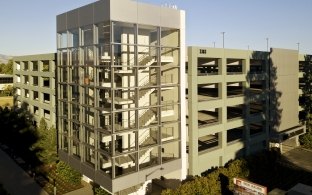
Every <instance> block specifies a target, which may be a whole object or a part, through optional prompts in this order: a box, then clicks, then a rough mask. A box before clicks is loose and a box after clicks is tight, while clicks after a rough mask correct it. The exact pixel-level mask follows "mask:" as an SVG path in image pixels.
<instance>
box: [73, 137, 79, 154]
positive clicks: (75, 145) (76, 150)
mask: <svg viewBox="0 0 312 195" xmlns="http://www.w3.org/2000/svg"><path fill="white" fill-rule="evenodd" d="M72 151H73V155H75V156H77V157H80V145H79V142H77V141H73V150H72Z"/></svg>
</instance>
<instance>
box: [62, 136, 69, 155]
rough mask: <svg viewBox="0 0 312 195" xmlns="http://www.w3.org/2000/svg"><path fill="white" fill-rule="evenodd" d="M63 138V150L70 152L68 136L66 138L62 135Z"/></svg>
mask: <svg viewBox="0 0 312 195" xmlns="http://www.w3.org/2000/svg"><path fill="white" fill-rule="evenodd" d="M61 138H63V139H62V145H61V148H62V149H63V150H64V151H66V152H68V138H67V136H64V135H61Z"/></svg>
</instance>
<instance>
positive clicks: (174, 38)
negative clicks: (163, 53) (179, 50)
mask: <svg viewBox="0 0 312 195" xmlns="http://www.w3.org/2000/svg"><path fill="white" fill-rule="evenodd" d="M179 38H180V36H179V30H178V29H171V28H165V27H162V28H161V40H160V44H161V45H162V46H169V47H179Z"/></svg>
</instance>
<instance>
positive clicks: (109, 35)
mask: <svg viewBox="0 0 312 195" xmlns="http://www.w3.org/2000/svg"><path fill="white" fill-rule="evenodd" d="M168 18H170V20H168ZM57 35H58V67H57V93H58V98H57V100H58V101H57V104H58V111H57V115H58V123H57V128H58V132H59V157H60V159H62V160H64V161H66V162H67V163H68V164H70V165H71V166H73V167H74V168H76V169H77V170H79V171H80V172H81V173H82V174H83V175H84V178H85V180H92V181H94V182H96V183H98V184H100V185H101V186H102V187H104V188H105V189H106V190H108V191H109V192H112V193H117V192H118V193H124V194H129V193H131V192H136V191H140V189H141V188H145V186H146V183H147V182H150V181H151V179H153V178H158V177H160V176H165V177H169V178H170V177H173V178H183V177H185V171H184V170H186V169H185V168H184V167H186V165H185V163H183V162H182V160H181V159H182V158H185V150H184V149H182V147H183V148H184V145H185V142H183V141H182V140H185V118H184V116H185V114H184V110H185V109H181V107H182V106H183V105H184V100H185V98H184V83H185V82H184V75H183V76H182V72H184V64H185V56H184V52H181V51H184V49H185V48H184V44H185V43H184V40H183V39H184V12H183V11H180V10H176V9H172V8H168V7H159V6H154V5H149V4H144V3H138V2H135V1H129V0H121V1H113V0H102V1H97V2H95V3H92V4H89V5H86V6H83V7H81V8H78V9H75V10H72V11H69V12H66V13H64V14H61V15H59V16H57ZM182 88H183V90H182ZM181 170H183V171H181Z"/></svg>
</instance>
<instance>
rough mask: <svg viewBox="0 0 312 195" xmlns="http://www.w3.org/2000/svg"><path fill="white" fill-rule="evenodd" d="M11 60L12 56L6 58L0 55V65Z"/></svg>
mask: <svg viewBox="0 0 312 195" xmlns="http://www.w3.org/2000/svg"><path fill="white" fill-rule="evenodd" d="M10 59H12V56H7V55H3V54H0V64H1V63H4V64H6V63H8V61H9V60H10Z"/></svg>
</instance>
